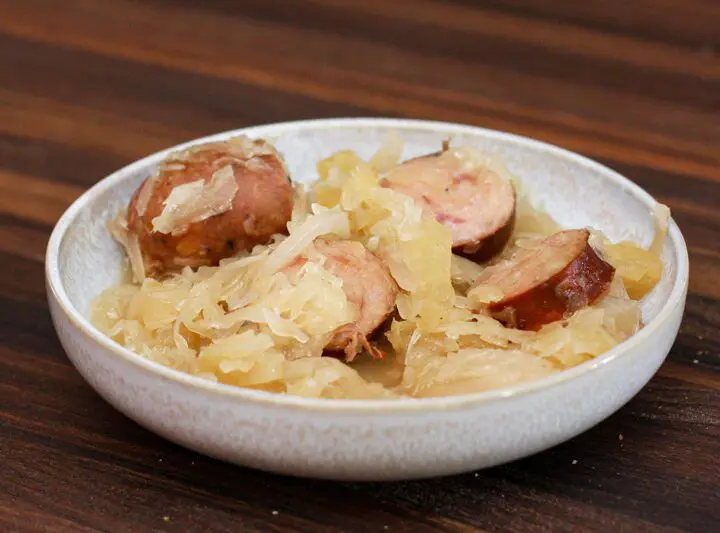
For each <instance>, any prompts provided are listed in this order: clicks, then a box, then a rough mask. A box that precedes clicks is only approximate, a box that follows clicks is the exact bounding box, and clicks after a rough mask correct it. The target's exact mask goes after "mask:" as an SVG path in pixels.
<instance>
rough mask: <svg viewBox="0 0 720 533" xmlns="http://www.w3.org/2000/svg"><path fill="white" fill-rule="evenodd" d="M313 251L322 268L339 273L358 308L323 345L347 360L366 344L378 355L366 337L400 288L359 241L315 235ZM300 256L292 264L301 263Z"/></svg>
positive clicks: (389, 309) (388, 309)
mask: <svg viewBox="0 0 720 533" xmlns="http://www.w3.org/2000/svg"><path fill="white" fill-rule="evenodd" d="M314 246H315V251H316V252H317V253H319V254H320V255H322V256H323V257H324V258H325V262H324V264H323V268H325V269H326V270H328V271H329V272H330V273H331V274H333V275H335V276H337V277H339V278H340V279H341V280H342V282H343V291H344V292H345V295H346V296H347V299H348V302H349V303H350V305H352V306H354V307H355V308H356V310H357V319H356V320H355V321H354V322H352V323H350V324H345V325H343V326H341V327H339V328H338V329H337V330H335V332H334V333H333V335H332V337H331V338H330V341H329V342H328V344H327V345H326V346H325V349H326V351H327V352H329V353H330V354H333V353H343V352H344V356H345V360H346V361H348V362H350V361H352V360H353V358H354V357H355V356H356V355H357V354H358V353H359V352H360V351H361V350H362V348H365V349H366V350H367V351H368V352H369V353H370V354H371V355H373V356H375V355H378V352H377V350H376V349H375V348H374V347H373V346H372V345H371V344H370V342H369V341H368V337H370V336H371V335H372V333H373V332H374V331H375V330H376V329H377V328H378V327H379V326H380V325H381V324H382V323H383V322H385V320H386V319H387V318H388V316H390V313H392V312H393V309H394V308H395V300H396V299H397V295H398V292H399V289H398V286H397V284H396V283H395V280H394V279H393V278H392V276H391V275H390V272H389V271H388V269H387V267H386V266H385V264H384V263H383V262H382V261H381V260H380V259H379V258H377V257H376V256H375V255H373V254H372V253H371V252H370V251H369V250H368V249H367V248H366V247H365V246H364V245H363V244H362V243H359V242H355V241H346V240H331V239H324V238H320V239H316V240H315V242H314ZM306 261H307V259H304V258H302V259H300V260H298V261H295V262H294V263H293V264H292V267H291V268H299V267H301V266H302V265H303V264H304V263H305V262H306Z"/></svg>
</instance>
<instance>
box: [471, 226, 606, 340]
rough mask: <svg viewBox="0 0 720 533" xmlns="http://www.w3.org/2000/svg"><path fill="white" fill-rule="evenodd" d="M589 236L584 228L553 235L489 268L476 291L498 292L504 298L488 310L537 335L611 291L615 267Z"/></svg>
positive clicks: (497, 316) (509, 324) (509, 323)
mask: <svg viewBox="0 0 720 533" xmlns="http://www.w3.org/2000/svg"><path fill="white" fill-rule="evenodd" d="M589 237H590V233H589V232H588V230H586V229H573V230H564V231H560V232H558V233H555V234H554V235H551V236H550V237H547V238H545V239H543V240H542V241H540V243H539V244H538V245H536V246H534V247H532V248H528V249H521V250H519V251H518V252H516V253H515V254H513V256H512V257H511V258H510V259H509V260H507V261H504V262H502V263H498V264H496V265H493V266H490V267H488V268H486V269H485V270H483V272H482V273H481V274H480V275H479V276H478V278H477V279H476V280H475V284H474V286H473V287H477V286H480V285H482V286H490V287H494V288H497V289H498V290H499V292H500V293H501V297H500V299H499V300H496V301H493V302H490V303H488V304H487V305H486V309H487V310H488V311H489V312H490V314H491V315H492V316H494V317H495V318H497V319H498V320H500V321H501V322H503V323H504V324H505V325H507V326H510V327H515V328H518V329H524V330H533V331H537V330H539V329H540V328H541V327H542V326H543V325H545V324H548V323H550V322H554V321H556V320H561V319H563V318H567V317H568V316H570V315H571V314H572V313H574V312H575V311H577V310H579V309H581V308H583V307H585V306H587V305H590V304H592V303H593V302H594V301H596V300H597V299H598V298H600V297H601V296H603V295H604V294H605V293H606V292H607V290H608V289H609V287H610V282H611V281H612V279H613V276H614V274H615V268H614V267H613V266H612V265H610V264H608V263H606V262H605V261H604V260H603V259H601V258H600V257H599V256H598V254H597V253H596V252H595V250H594V249H593V248H592V246H590V244H589V242H588V239H589ZM471 291H472V289H471Z"/></svg>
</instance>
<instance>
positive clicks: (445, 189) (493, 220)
mask: <svg viewBox="0 0 720 533" xmlns="http://www.w3.org/2000/svg"><path fill="white" fill-rule="evenodd" d="M382 186H383V187H387V188H391V189H393V190H396V191H398V192H401V193H403V194H405V195H407V196H410V197H411V198H413V200H414V201H415V202H416V203H417V204H418V205H419V206H420V207H421V208H422V210H423V212H424V213H425V215H426V216H429V217H433V218H435V220H437V221H438V222H440V223H441V224H444V225H445V226H446V227H447V228H448V229H450V231H451V232H452V238H453V251H454V252H455V253H457V254H460V255H463V256H465V257H467V258H469V259H472V260H475V261H484V260H487V259H489V258H490V257H492V256H493V255H495V254H497V253H499V252H500V251H502V249H503V248H504V247H505V245H506V244H507V242H508V239H509V238H510V235H511V233H512V230H513V227H514V224H515V203H516V197H515V189H514V188H513V186H512V184H511V183H510V182H509V181H507V180H505V179H503V178H502V177H500V176H499V175H498V174H497V173H496V172H494V171H493V170H492V169H490V168H488V167H487V166H484V165H480V164H477V163H476V162H474V161H473V160H472V158H471V157H468V156H467V154H466V153H464V152H463V151H462V150H453V149H449V148H447V147H446V146H444V148H443V151H441V152H438V153H435V154H430V155H427V156H423V157H418V158H415V159H410V160H408V161H405V162H404V163H402V164H400V165H398V166H397V167H395V168H393V169H391V170H390V171H388V173H387V174H386V175H385V176H384V179H383V181H382Z"/></svg>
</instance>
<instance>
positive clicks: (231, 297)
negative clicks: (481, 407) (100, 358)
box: [92, 135, 669, 398]
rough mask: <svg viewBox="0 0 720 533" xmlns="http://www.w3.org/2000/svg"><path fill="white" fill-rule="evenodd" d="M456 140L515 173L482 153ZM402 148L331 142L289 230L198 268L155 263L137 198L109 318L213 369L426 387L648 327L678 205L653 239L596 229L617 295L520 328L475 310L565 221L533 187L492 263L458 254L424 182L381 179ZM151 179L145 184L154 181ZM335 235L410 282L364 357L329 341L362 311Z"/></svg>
mask: <svg viewBox="0 0 720 533" xmlns="http://www.w3.org/2000/svg"><path fill="white" fill-rule="evenodd" d="M233 146H234V147H235V149H236V150H237V151H238V152H242V153H243V154H246V155H247V154H248V153H250V152H252V153H255V152H257V153H265V152H263V150H270V148H268V147H267V146H265V145H263V144H262V143H260V144H258V143H255V142H252V141H250V140H248V139H240V140H237V141H235V144H234V145H233ZM454 150H459V153H462V154H463V157H465V158H467V159H468V161H471V162H472V164H473V165H482V164H484V165H487V166H492V168H493V169H494V170H495V171H497V172H499V173H501V175H503V176H505V177H506V178H507V179H512V180H513V181H514V182H515V178H514V177H512V176H510V175H509V173H508V172H507V169H505V168H504V167H502V166H501V165H499V164H498V163H497V161H494V160H491V159H489V158H487V157H485V156H484V155H483V154H482V153H480V152H478V151H476V150H473V149H470V148H455V149H454ZM402 152H403V141H402V139H401V138H400V137H399V136H397V135H390V136H388V138H387V139H386V141H385V143H384V144H383V146H382V147H381V148H380V149H379V150H378V152H377V153H376V154H375V155H373V156H372V157H371V158H370V159H369V160H367V161H365V160H363V159H361V158H360V157H359V156H358V155H357V154H355V153H354V152H352V151H349V150H345V151H340V152H336V153H334V154H332V155H330V156H329V157H327V158H326V159H323V160H321V161H319V162H318V163H317V173H318V179H317V180H316V181H315V182H314V183H312V184H311V185H310V186H309V187H308V188H306V187H304V186H303V185H300V184H297V185H296V186H295V188H296V197H295V205H294V209H293V213H292V217H291V220H290V221H289V223H288V232H289V234H288V235H278V236H276V238H274V239H273V241H272V242H271V243H269V244H268V245H265V246H257V247H255V248H254V249H253V250H251V251H241V252H239V253H238V254H237V255H235V256H234V257H230V258H227V259H224V260H222V261H221V262H220V264H219V265H218V266H213V267H200V268H198V269H197V270H192V269H191V268H189V267H186V268H185V269H184V270H183V271H182V272H179V273H175V274H172V275H168V276H166V277H164V278H162V279H152V278H147V277H146V275H145V272H144V268H143V263H142V256H141V253H140V248H139V244H138V242H137V238H135V239H134V240H133V237H134V235H131V234H129V233H128V229H127V225H126V224H125V223H124V220H125V219H124V214H123V213H121V214H120V215H119V216H118V218H116V219H115V220H113V221H112V223H111V224H110V229H111V232H112V234H113V237H114V238H115V239H116V240H117V241H118V242H119V243H120V244H121V245H122V247H123V248H124V250H125V252H126V255H127V257H128V262H129V266H130V268H129V271H130V273H131V274H132V276H131V280H130V281H129V282H123V283H120V284H118V285H116V286H114V287H111V288H109V289H107V290H105V291H104V292H103V293H102V294H100V295H99V296H98V297H97V298H96V300H95V301H94V302H93V308H92V320H93V322H94V324H95V325H96V326H97V327H98V328H100V329H101V330H102V331H103V332H105V333H106V334H107V335H108V336H110V337H111V338H113V339H114V340H116V341H117V342H119V343H121V344H123V345H125V346H127V347H128V348H129V349H131V350H133V351H135V352H136V353H138V354H140V355H142V356H143V357H147V358H149V359H152V360H154V361H158V362H160V363H162V364H165V365H168V366H171V367H173V368H176V369H178V370H181V371H183V372H187V373H190V374H193V375H196V376H198V377H201V378H203V379H207V380H210V381H214V382H221V383H227V384H230V385H235V386H239V387H246V388H255V389H261V390H266V391H270V392H276V393H285V394H295V395H302V396H310V397H321V398H396V397H407V396H410V397H426V396H439V395H449V394H461V393H467V392H475V391H482V390H488V389H493V388H497V387H504V386H509V385H515V384H518V383H522V382H526V381H529V380H534V379H538V378H540V377H543V376H547V375H549V374H552V373H554V372H559V371H561V370H563V369H565V368H569V367H572V366H574V365H577V364H579V363H582V362H583V361H587V360H590V359H592V358H593V357H596V356H598V355H600V354H602V353H604V352H605V351H607V350H609V349H610V348H612V347H613V346H615V345H617V344H618V343H620V342H622V341H624V340H625V339H627V338H628V337H630V336H631V335H633V334H634V333H636V332H637V331H638V329H639V328H640V327H641V318H640V309H639V305H638V301H637V300H638V299H639V298H640V297H642V296H643V295H645V294H646V293H647V292H648V291H649V290H651V289H652V287H654V286H655V284H656V283H657V281H658V280H659V279H660V276H661V274H662V263H661V261H660V252H661V250H662V245H663V242H664V239H665V234H666V231H667V223H668V217H669V212H668V211H667V208H665V206H659V207H658V209H657V210H656V220H657V232H656V238H655V240H654V241H653V244H652V245H651V246H650V247H649V248H648V249H644V248H642V247H640V246H638V245H636V244H634V243H631V242H621V243H611V242H610V241H609V240H608V239H607V238H606V237H605V236H604V235H602V234H601V233H600V232H598V231H594V230H593V232H592V235H593V241H592V242H593V245H594V246H595V247H596V248H597V249H598V251H599V252H600V253H601V254H602V255H603V257H605V258H606V260H608V261H609V262H610V263H612V264H613V266H615V267H616V269H617V275H616V276H615V278H614V279H613V282H612V284H611V286H610V290H609V293H608V294H607V296H605V297H604V298H602V299H600V300H599V301H598V302H596V303H595V304H594V305H592V306H590V307H587V308H585V309H582V310H580V311H578V312H576V313H575V314H574V315H572V316H571V317H569V318H568V319H566V320H563V321H559V322H555V323H551V324H548V325H546V326H545V327H543V328H542V329H540V331H537V332H534V331H520V330H516V329H512V328H508V327H505V326H503V325H502V324H501V323H500V322H498V321H497V320H495V319H494V318H491V317H490V316H487V315H485V314H482V313H481V312H476V311H473V309H481V308H482V307H483V306H482V305H479V304H487V303H491V302H494V301H497V300H498V299H500V298H502V293H500V292H499V290H498V289H497V287H492V286H477V287H475V288H474V289H473V290H470V291H469V292H468V290H469V288H470V287H471V286H472V285H473V282H474V280H475V279H476V278H477V277H478V275H479V274H480V273H481V272H482V271H483V269H484V268H486V267H487V266H488V265H490V264H495V263H497V262H499V261H504V260H506V259H507V258H509V257H510V256H511V255H512V254H513V253H514V252H515V251H517V250H518V249H519V248H528V247H532V246H535V245H537V243H538V242H539V241H540V240H541V239H543V238H544V237H546V236H548V235H551V234H553V233H555V232H556V231H558V230H560V229H561V228H560V227H559V225H558V224H557V223H556V222H555V221H554V220H553V219H552V217H551V216H550V215H549V214H547V213H545V212H543V211H542V210H541V209H538V208H537V207H534V206H533V205H532V204H531V202H530V201H529V199H528V198H527V197H526V196H525V195H522V194H520V195H519V197H518V202H517V209H516V212H517V219H516V224H515V229H514V232H513V235H512V236H511V238H510V241H509V244H508V246H507V247H506V249H505V250H504V251H503V252H502V253H501V254H500V255H499V256H497V257H495V258H494V259H492V260H491V261H490V262H488V263H486V264H484V265H479V264H476V263H474V262H472V261H469V260H467V259H464V258H462V257H460V256H457V255H454V254H453V253H452V249H451V244H452V239H451V235H450V231H449V230H448V229H447V228H446V227H445V226H443V225H442V224H440V223H438V222H436V221H435V220H433V219H429V218H427V217H425V216H423V213H422V210H421V208H420V207H418V206H417V205H415V204H414V203H413V201H412V200H411V199H410V198H409V197H407V196H404V195H403V194H401V193H399V192H396V191H393V190H391V189H388V188H383V187H381V186H380V181H381V179H382V175H383V174H384V173H385V172H387V171H388V170H390V169H392V167H393V166H394V165H396V164H398V162H399V161H400V160H401V157H402ZM168 164H174V163H173V162H172V161H171V162H170V163H168ZM232 178H233V176H232V168H231V167H229V166H226V167H222V168H221V169H220V170H218V171H217V172H216V173H215V174H214V175H213V178H212V179H211V180H210V181H209V182H208V183H204V182H203V181H199V182H192V183H188V184H185V185H182V186H180V187H176V188H175V189H174V190H173V191H172V192H171V194H170V195H169V197H168V199H167V201H166V205H165V209H164V210H163V213H162V214H161V215H160V216H159V217H157V218H155V219H154V224H155V228H156V230H158V231H163V232H166V233H167V232H177V231H182V228H183V227H184V226H185V225H187V224H188V223H190V222H192V221H196V220H200V219H201V218H202V217H205V216H210V215H208V213H218V212H222V210H223V209H225V208H227V206H229V203H231V202H232V198H233V197H234V195H235V193H236V191H237V185H236V183H235V180H234V179H232ZM151 185H152V183H149V184H147V185H146V186H145V187H144V189H143V190H142V191H141V193H142V194H145V195H149V193H147V192H146V189H151V188H152V187H151ZM515 185H516V189H517V190H520V188H519V187H517V183H515ZM142 194H141V196H142ZM143 201H145V200H143ZM138 203H139V201H138ZM140 208H142V209H143V210H144V207H142V206H139V209H140ZM198 217H200V218H198ZM328 235H332V236H335V237H338V238H341V239H352V240H355V241H359V242H361V243H363V244H364V245H365V246H366V247H367V248H368V249H369V250H371V251H372V252H373V253H374V254H376V255H377V256H378V257H379V258H380V259H381V260H382V261H383V262H384V263H385V264H386V266H387V267H388V269H389V271H390V273H391V275H392V276H393V278H394V279H395V281H396V282H397V284H398V286H399V287H400V289H401V293H400V295H399V297H398V299H397V302H396V305H397V315H396V316H394V317H393V319H392V320H391V321H390V324H389V325H388V326H387V327H386V329H385V331H384V335H380V337H379V340H377V341H375V342H377V343H378V345H379V346H380V347H381V350H382V351H383V352H385V353H386V354H387V355H386V357H385V358H384V360H382V361H378V360H374V359H372V358H370V357H369V356H368V355H367V354H361V355H360V356H359V357H358V358H356V359H355V360H354V361H353V362H352V363H349V364H348V363H345V362H342V361H341V360H339V359H335V358H332V357H324V356H323V348H324V346H325V345H326V344H327V342H328V340H329V339H330V338H331V336H332V334H333V332H334V331H336V330H337V329H338V328H340V327H342V326H343V325H347V324H350V323H352V322H354V321H355V320H356V319H357V309H356V308H355V307H353V305H351V304H350V302H348V299H347V296H346V294H345V292H344V290H343V281H342V280H341V279H340V278H339V277H337V276H335V275H333V274H332V273H331V272H330V271H329V270H327V269H326V268H325V267H324V260H325V259H324V257H323V256H322V255H321V254H319V253H317V251H316V250H315V247H314V244H313V243H314V242H315V240H316V239H317V238H319V237H323V236H328ZM299 258H302V261H300V262H299V263H298V262H297V261H298V259H299ZM298 265H299V266H298Z"/></svg>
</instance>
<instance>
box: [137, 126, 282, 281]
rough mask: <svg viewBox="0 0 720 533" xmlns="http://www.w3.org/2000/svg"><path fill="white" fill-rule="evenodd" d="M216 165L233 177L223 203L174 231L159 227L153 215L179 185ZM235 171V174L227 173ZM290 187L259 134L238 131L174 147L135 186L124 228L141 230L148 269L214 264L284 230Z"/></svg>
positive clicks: (209, 173) (206, 177)
mask: <svg viewBox="0 0 720 533" xmlns="http://www.w3.org/2000/svg"><path fill="white" fill-rule="evenodd" d="M220 170H223V172H225V176H226V177H229V176H232V178H234V180H235V185H236V186H235V185H233V188H232V190H233V191H235V192H234V196H233V197H232V199H231V200H230V199H228V204H227V205H226V206H225V210H224V211H223V212H220V213H218V214H212V215H211V216H208V217H206V218H204V219H203V220H199V221H196V222H192V223H190V224H187V225H186V226H185V227H182V228H180V229H179V230H178V231H167V230H165V231H159V230H158V229H157V227H154V224H153V221H154V220H156V217H159V215H160V214H161V213H162V212H163V210H164V209H165V202H166V200H167V199H168V196H169V195H170V194H171V192H172V191H173V190H174V189H175V188H176V187H178V186H180V185H184V184H188V183H191V182H197V181H198V180H203V181H204V184H205V185H204V186H208V184H209V182H210V181H211V180H212V178H213V176H214V175H215V174H216V173H217V172H218V171H220ZM228 172H232V174H228ZM292 208H293V189H292V186H291V184H290V179H289V176H288V172H287V170H286V167H285V164H284V162H283V160H282V158H281V156H280V154H279V153H278V152H277V151H276V150H275V149H274V148H273V147H272V146H271V145H270V144H269V143H267V142H266V141H264V140H262V139H257V140H250V139H248V138H246V137H244V136H243V137H236V138H233V139H230V140H228V141H226V142H217V143H207V144H203V145H199V146H196V147H193V148H191V149H189V150H185V151H183V152H180V153H176V154H172V155H171V156H170V157H168V158H167V159H166V160H165V161H163V163H162V164H161V165H160V167H159V169H158V171H157V172H156V173H155V174H154V175H153V176H151V177H149V178H148V179H146V180H145V181H144V182H143V184H142V185H141V186H140V187H139V188H138V190H137V191H136V192H135V194H134V195H133V197H132V199H131V201H130V205H129V207H128V215H127V222H128V231H129V232H133V233H135V234H136V235H137V237H138V242H139V245H140V251H141V252H142V256H143V262H144V264H145V271H146V274H147V275H150V276H155V275H161V274H163V273H164V272H166V271H173V270H179V269H181V268H182V267H184V266H190V267H193V268H195V267H199V266H203V265H216V264H217V263H218V261H219V260H220V259H223V258H226V257H230V256H232V255H234V254H235V253H236V252H237V251H238V250H247V249H250V248H252V247H253V246H255V245H257V244H266V243H267V242H268V241H269V240H270V238H271V237H272V235H273V234H277V233H282V234H287V222H288V220H290V217H291V214H292Z"/></svg>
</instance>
